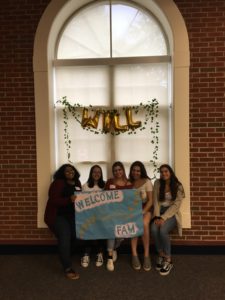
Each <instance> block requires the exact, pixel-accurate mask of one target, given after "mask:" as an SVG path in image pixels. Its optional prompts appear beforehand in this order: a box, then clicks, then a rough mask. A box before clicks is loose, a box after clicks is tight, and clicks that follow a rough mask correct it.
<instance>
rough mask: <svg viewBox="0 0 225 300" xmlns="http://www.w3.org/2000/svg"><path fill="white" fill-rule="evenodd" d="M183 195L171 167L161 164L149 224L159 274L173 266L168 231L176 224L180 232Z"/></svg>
mask: <svg viewBox="0 0 225 300" xmlns="http://www.w3.org/2000/svg"><path fill="white" fill-rule="evenodd" d="M184 197H185V195H184V189H183V186H182V184H181V183H180V182H179V180H178V179H177V177H176V175H175V173H174V171H173V170H172V168H171V167H170V166H169V165H167V164H164V165H161V167H160V179H157V180H156V181H155V183H154V189H153V198H154V219H153V221H152V224H151V233H152V236H153V238H154V241H155V246H156V250H157V252H158V258H157V262H156V269H157V270H158V271H159V273H160V275H168V274H169V273H170V271H171V269H172V267H173V263H172V259H171V243H170V237H169V233H170V232H171V230H173V229H174V228H175V227H176V226H177V227H178V232H179V234H180V235H181V234H182V224H181V214H180V210H179V209H180V205H181V203H182V200H183V198H184Z"/></svg>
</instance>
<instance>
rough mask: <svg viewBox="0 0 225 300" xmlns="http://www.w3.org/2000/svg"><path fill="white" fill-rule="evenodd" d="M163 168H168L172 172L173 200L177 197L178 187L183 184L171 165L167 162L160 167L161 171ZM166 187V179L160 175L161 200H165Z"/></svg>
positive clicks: (171, 187) (171, 189)
mask: <svg viewBox="0 0 225 300" xmlns="http://www.w3.org/2000/svg"><path fill="white" fill-rule="evenodd" d="M163 168H166V169H167V170H168V171H169V172H170V192H171V195H172V200H175V199H176V197H177V191H178V187H179V186H180V185H181V186H182V184H181V183H180V181H179V180H178V178H177V177H176V175H175V173H174V171H173V169H172V168H171V167H170V166H169V165H167V164H163V165H161V166H160V168H159V171H160V172H161V170H162V169H163ZM165 188H166V181H165V180H164V179H162V178H161V177H160V187H159V200H160V201H163V200H165Z"/></svg>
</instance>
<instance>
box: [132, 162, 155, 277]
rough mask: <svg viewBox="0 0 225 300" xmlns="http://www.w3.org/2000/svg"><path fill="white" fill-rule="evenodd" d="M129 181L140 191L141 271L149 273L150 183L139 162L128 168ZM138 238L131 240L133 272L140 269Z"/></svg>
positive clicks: (143, 167) (142, 165)
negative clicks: (141, 224) (142, 230)
mask: <svg viewBox="0 0 225 300" xmlns="http://www.w3.org/2000/svg"><path fill="white" fill-rule="evenodd" d="M129 179H130V181H131V183H132V185H133V187H134V188H136V189H137V190H139V191H140V195H141V198H142V213H143V225H144V233H143V235H142V243H143V247H144V260H143V269H144V270H145V271H149V270H150V269H151V261H150V257H149V240H150V237H149V224H150V220H151V208H152V189H153V188H152V182H151V180H150V178H149V177H148V175H147V171H146V169H145V166H144V164H143V163H142V162H140V161H135V162H133V163H132V165H131V167H130V174H129ZM137 244H138V237H135V238H132V239H131V251H132V267H133V268H134V269H135V270H140V269H141V262H140V260H139V256H138V253H137Z"/></svg>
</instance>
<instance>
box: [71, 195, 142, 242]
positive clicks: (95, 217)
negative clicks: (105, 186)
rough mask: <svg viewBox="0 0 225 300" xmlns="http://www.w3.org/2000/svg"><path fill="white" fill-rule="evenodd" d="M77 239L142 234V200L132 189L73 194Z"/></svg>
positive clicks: (110, 237)
mask: <svg viewBox="0 0 225 300" xmlns="http://www.w3.org/2000/svg"><path fill="white" fill-rule="evenodd" d="M76 195H77V198H76V201H75V203H74V206H75V212H76V213H75V216H76V217H75V219H76V235H77V238H79V239H84V240H95V239H113V238H132V237H135V236H140V235H142V234H143V215H142V201H141V198H140V192H139V191H137V190H135V189H127V190H109V191H98V192H82V193H76Z"/></svg>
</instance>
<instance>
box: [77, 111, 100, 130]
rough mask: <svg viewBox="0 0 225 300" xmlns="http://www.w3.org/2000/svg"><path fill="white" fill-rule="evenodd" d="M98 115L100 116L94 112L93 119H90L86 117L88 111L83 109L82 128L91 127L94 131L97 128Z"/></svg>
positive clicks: (98, 112)
mask: <svg viewBox="0 0 225 300" xmlns="http://www.w3.org/2000/svg"><path fill="white" fill-rule="evenodd" d="M99 115H100V111H99V110H96V113H95V115H94V117H93V118H91V117H89V115H88V109H87V108H84V109H83V115H82V122H81V125H82V126H83V127H92V128H94V129H96V128H97V127H98V122H99Z"/></svg>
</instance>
